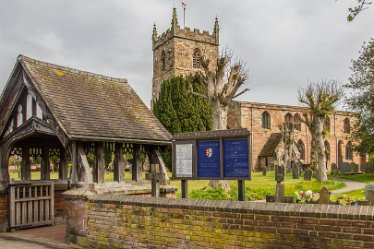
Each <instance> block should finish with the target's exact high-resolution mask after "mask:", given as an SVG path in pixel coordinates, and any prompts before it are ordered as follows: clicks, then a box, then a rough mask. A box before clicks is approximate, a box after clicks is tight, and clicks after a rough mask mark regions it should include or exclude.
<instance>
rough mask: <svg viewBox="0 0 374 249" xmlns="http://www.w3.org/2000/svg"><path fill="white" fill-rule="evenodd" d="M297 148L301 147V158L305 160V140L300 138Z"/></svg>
mask: <svg viewBox="0 0 374 249" xmlns="http://www.w3.org/2000/svg"><path fill="white" fill-rule="evenodd" d="M297 148H298V149H299V152H300V159H301V160H305V146H304V142H303V140H301V139H300V140H299V141H298V142H297Z"/></svg>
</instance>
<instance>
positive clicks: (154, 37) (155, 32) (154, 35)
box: [152, 23, 157, 41]
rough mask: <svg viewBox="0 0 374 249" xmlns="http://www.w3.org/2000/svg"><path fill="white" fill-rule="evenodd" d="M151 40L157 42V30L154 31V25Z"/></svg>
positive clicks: (154, 25)
mask: <svg viewBox="0 0 374 249" xmlns="http://www.w3.org/2000/svg"><path fill="white" fill-rule="evenodd" d="M152 40H153V41H155V40H157V29H156V23H154V24H153V31H152Z"/></svg>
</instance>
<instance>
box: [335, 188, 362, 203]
mask: <svg viewBox="0 0 374 249" xmlns="http://www.w3.org/2000/svg"><path fill="white" fill-rule="evenodd" d="M341 197H342V199H341V201H340V203H341V204H343V205H344V204H346V203H347V198H348V197H349V199H350V200H352V201H360V200H365V189H357V190H352V191H349V192H345V193H341V194H335V195H332V196H331V200H332V201H336V200H337V199H338V198H341Z"/></svg>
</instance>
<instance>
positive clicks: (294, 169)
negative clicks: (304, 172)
mask: <svg viewBox="0 0 374 249" xmlns="http://www.w3.org/2000/svg"><path fill="white" fill-rule="evenodd" d="M300 167H301V164H300V163H299V162H296V163H295V164H294V165H292V178H293V179H299V177H300Z"/></svg>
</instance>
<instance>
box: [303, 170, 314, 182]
mask: <svg viewBox="0 0 374 249" xmlns="http://www.w3.org/2000/svg"><path fill="white" fill-rule="evenodd" d="M312 175H313V170H312V169H311V168H306V169H305V171H304V181H311V180H312Z"/></svg>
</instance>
